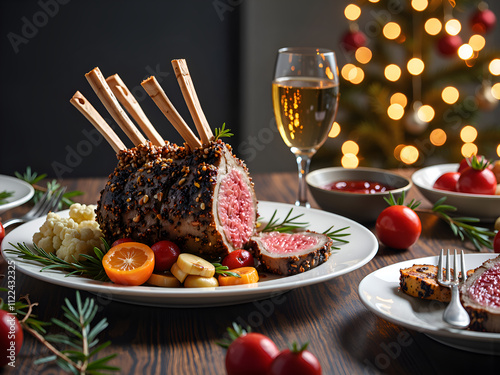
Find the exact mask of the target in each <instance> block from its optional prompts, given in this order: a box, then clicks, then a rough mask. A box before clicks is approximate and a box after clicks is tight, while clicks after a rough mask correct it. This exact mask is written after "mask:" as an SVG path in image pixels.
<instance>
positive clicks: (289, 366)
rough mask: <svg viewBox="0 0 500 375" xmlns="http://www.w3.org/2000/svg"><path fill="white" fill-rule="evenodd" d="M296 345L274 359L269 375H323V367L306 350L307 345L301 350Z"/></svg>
mask: <svg viewBox="0 0 500 375" xmlns="http://www.w3.org/2000/svg"><path fill="white" fill-rule="evenodd" d="M295 345H296V344H294V347H293V349H292V350H290V349H285V350H283V351H282V352H281V353H280V354H278V356H277V357H276V358H274V361H273V362H272V363H271V367H270V368H269V372H268V375H321V365H320V363H319V361H318V359H317V358H316V357H315V356H314V354H312V353H311V352H309V351H307V350H306V347H307V344H306V345H305V346H303V347H302V348H300V349H297V348H296V346H295Z"/></svg>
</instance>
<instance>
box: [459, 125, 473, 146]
mask: <svg viewBox="0 0 500 375" xmlns="http://www.w3.org/2000/svg"><path fill="white" fill-rule="evenodd" d="M476 138H477V130H476V128H475V127H473V126H471V125H466V126H464V127H463V128H462V130H460V139H461V140H462V141H463V142H464V143H471V142H474V141H475V140H476Z"/></svg>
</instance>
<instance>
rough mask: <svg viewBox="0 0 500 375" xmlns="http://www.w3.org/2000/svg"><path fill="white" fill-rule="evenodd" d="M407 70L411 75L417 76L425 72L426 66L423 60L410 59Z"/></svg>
mask: <svg viewBox="0 0 500 375" xmlns="http://www.w3.org/2000/svg"><path fill="white" fill-rule="evenodd" d="M406 68H407V69H408V71H409V72H410V74H412V75H414V76H417V75H419V74H421V73H422V72H423V71H424V68H425V64H424V62H423V61H422V60H421V59H419V58H417V57H414V58H413V59H410V61H408V64H406Z"/></svg>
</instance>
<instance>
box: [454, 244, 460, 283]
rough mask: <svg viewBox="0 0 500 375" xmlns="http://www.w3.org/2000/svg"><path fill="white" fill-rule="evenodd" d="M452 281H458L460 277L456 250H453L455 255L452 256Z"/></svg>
mask: <svg viewBox="0 0 500 375" xmlns="http://www.w3.org/2000/svg"><path fill="white" fill-rule="evenodd" d="M453 261H454V265H453V280H454V281H460V276H459V271H458V255H457V249H455V255H454V256H453Z"/></svg>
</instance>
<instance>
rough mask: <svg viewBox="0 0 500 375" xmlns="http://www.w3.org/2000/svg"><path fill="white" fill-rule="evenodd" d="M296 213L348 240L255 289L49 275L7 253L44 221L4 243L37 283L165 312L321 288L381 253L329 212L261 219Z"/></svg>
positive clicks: (360, 230) (262, 208) (361, 231)
mask: <svg viewBox="0 0 500 375" xmlns="http://www.w3.org/2000/svg"><path fill="white" fill-rule="evenodd" d="M291 208H293V213H294V215H298V214H304V215H303V216H302V217H301V218H300V221H305V222H308V223H309V227H308V229H310V230H314V231H316V232H320V233H321V232H324V231H326V230H328V229H329V228H330V227H331V226H333V229H334V230H335V229H340V228H344V227H348V229H346V230H345V232H348V233H349V236H347V237H344V238H345V239H347V240H348V241H349V243H346V244H339V243H337V244H335V243H334V245H338V248H339V249H338V250H333V252H332V254H331V255H330V257H329V258H328V260H327V261H326V262H325V263H323V264H321V265H319V266H317V267H316V268H313V269H311V270H309V271H307V272H304V273H300V274H297V275H293V276H287V277H278V276H271V275H267V274H266V275H265V277H262V278H261V281H259V282H258V283H256V284H249V285H238V286H225V287H216V288H193V289H188V288H160V287H153V286H147V285H142V286H122V285H116V284H112V283H110V282H109V283H106V282H101V281H95V280H91V279H88V278H84V277H81V276H67V274H66V273H64V272H63V271H58V270H45V271H43V272H40V269H41V266H40V264H37V263H34V262H30V261H27V260H24V259H21V258H19V257H17V256H16V255H14V254H12V253H6V251H5V250H6V249H12V246H11V245H9V243H12V244H14V245H15V244H18V243H26V244H31V243H32V236H33V234H34V233H35V232H36V231H38V228H39V227H40V226H41V225H42V223H43V221H44V220H45V219H44V218H43V219H37V220H34V221H32V222H29V223H26V224H24V225H22V226H20V227H18V228H16V229H14V230H13V231H12V232H10V233H9V234H8V235H7V236H6V237H5V239H4V241H3V243H2V254H3V255H4V257H6V258H9V259H12V260H14V261H15V262H16V269H18V270H19V271H21V272H23V273H24V274H26V275H29V276H31V277H34V278H36V279H39V280H42V281H45V282H48V283H51V284H56V285H61V286H65V287H69V288H74V289H80V290H86V291H89V292H92V293H94V294H97V295H99V296H100V297H103V298H108V299H110V300H116V301H120V302H128V303H133V304H138V305H149V306H165V307H206V306H223V305H234V304H238V303H244V302H250V301H255V300H259V299H264V298H270V297H273V296H276V295H279V294H281V293H284V292H287V291H289V290H292V289H295V288H300V287H304V286H307V285H312V284H317V283H321V282H324V281H327V280H330V279H332V278H334V277H338V276H341V275H344V274H346V273H349V272H352V271H354V270H356V269H358V268H360V267H362V266H363V265H365V264H366V263H368V262H369V261H370V260H371V259H372V258H373V257H374V256H375V254H376V253H377V250H378V241H377V239H376V237H375V236H374V235H373V233H371V232H370V231H369V230H368V229H366V228H365V227H364V226H362V225H360V224H358V223H356V222H355V221H352V220H350V219H347V218H344V217H342V216H338V215H335V214H332V213H329V212H325V211H320V210H315V209H306V208H303V207H296V206H293V205H289V204H283V203H273V202H259V214H260V216H261V217H262V218H263V220H266V219H267V220H269V219H270V218H271V216H272V215H273V213H274V212H275V211H276V217H277V218H284V217H286V215H287V214H288V213H289V211H290V209H291Z"/></svg>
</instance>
